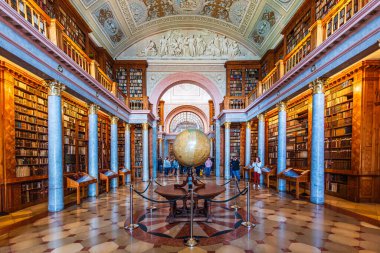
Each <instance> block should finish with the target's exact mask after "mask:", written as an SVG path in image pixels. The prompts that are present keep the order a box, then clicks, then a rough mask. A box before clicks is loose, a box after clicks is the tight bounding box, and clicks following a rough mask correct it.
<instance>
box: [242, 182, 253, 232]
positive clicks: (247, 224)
mask: <svg viewBox="0 0 380 253" xmlns="http://www.w3.org/2000/svg"><path fill="white" fill-rule="evenodd" d="M247 188H248V191H247V220H246V221H244V222H242V223H241V224H242V225H243V226H245V227H247V228H252V227H255V226H256V224H253V223H252V222H250V215H249V213H250V204H251V203H250V202H251V199H250V197H251V196H250V195H251V194H250V190H251V188H250V186H249V182H248V183H247Z"/></svg>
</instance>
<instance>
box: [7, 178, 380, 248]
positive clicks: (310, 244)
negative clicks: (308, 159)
mask: <svg viewBox="0 0 380 253" xmlns="http://www.w3.org/2000/svg"><path fill="white" fill-rule="evenodd" d="M178 180H179V179H178V178H177V179H174V178H169V179H167V178H164V179H162V178H161V179H159V180H158V182H159V183H160V184H167V183H174V182H175V181H178ZM212 181H214V182H215V179H213V180H212ZM223 182H224V181H223V180H216V183H217V184H222V183H223ZM244 186H245V185H244V182H241V183H240V189H243V188H244ZM145 187H146V183H138V184H137V185H136V189H137V190H140V191H141V190H143V189H144V188H145ZM226 187H227V190H226V192H225V194H223V195H222V196H220V197H219V199H226V198H229V197H232V196H233V195H234V192H235V190H234V188H233V187H231V186H229V185H226ZM152 192H153V189H148V190H147V192H146V193H145V195H147V196H148V195H149V196H152V195H153V198H154V199H159V197H158V196H157V195H156V194H152ZM250 195H251V198H250V203H251V204H250V208H251V219H252V221H253V222H254V223H256V227H254V228H253V229H249V230H248V229H246V228H245V227H243V226H241V221H242V220H245V217H246V215H245V214H246V213H245V209H246V208H245V207H244V205H245V202H246V196H242V197H241V198H240V199H239V201H238V204H239V205H241V206H242V207H243V208H241V209H239V210H238V211H237V212H234V211H231V210H229V208H228V207H229V205H230V204H231V203H220V204H217V205H215V211H214V216H215V222H214V223H212V224H207V223H201V222H197V223H195V225H194V234H195V237H196V238H198V239H199V245H198V246H197V247H195V248H192V249H191V248H187V247H185V246H183V238H186V237H187V236H188V229H187V226H188V223H185V222H184V223H180V224H170V225H169V224H166V223H165V219H166V217H165V216H166V212H167V208H168V206H167V204H156V206H157V207H158V210H156V211H153V212H152V213H150V212H148V211H147V210H146V208H147V207H148V206H149V205H150V203H148V202H147V201H145V200H143V199H142V198H141V197H140V196H137V195H136V194H134V204H135V209H134V221H135V223H139V224H140V227H139V228H137V229H136V230H134V231H133V232H132V233H131V232H129V231H127V230H125V229H124V226H125V224H129V222H128V221H129V217H130V211H129V210H130V205H129V202H130V201H129V188H128V187H120V188H118V189H117V190H115V191H113V192H110V193H109V194H102V195H100V196H99V197H98V198H92V199H87V200H86V201H84V202H83V204H82V205H81V206H75V205H74V206H70V207H68V208H66V209H65V210H64V211H62V212H59V213H51V214H48V215H47V216H46V217H43V218H41V219H38V220H35V221H34V222H33V223H30V224H26V225H23V226H20V227H16V228H14V229H11V230H10V231H8V232H9V233H8V236H7V238H2V239H1V240H0V252H28V253H32V252H65V253H66V252H90V253H96V252H99V253H100V252H133V253H138V252H216V253H224V252H226V253H235V252H236V253H239V252H242V253H243V252H255V253H257V252H302V253H305V252H322V251H324V252H345V253H349V252H360V253H370V252H380V227H379V226H376V225H374V224H375V223H372V224H371V223H370V222H368V221H363V220H360V219H358V218H357V217H352V216H349V215H347V214H346V213H342V212H339V210H333V209H331V208H327V207H324V206H316V205H313V204H311V203H309V202H307V201H304V200H294V199H293V197H292V196H290V195H287V194H278V193H276V192H275V191H273V190H271V189H270V190H268V189H265V188H263V189H251V192H250ZM331 201H333V200H331ZM336 201H338V200H336Z"/></svg>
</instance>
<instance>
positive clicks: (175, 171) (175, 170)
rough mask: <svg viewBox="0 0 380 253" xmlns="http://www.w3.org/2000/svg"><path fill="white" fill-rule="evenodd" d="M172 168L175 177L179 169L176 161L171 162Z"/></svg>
mask: <svg viewBox="0 0 380 253" xmlns="http://www.w3.org/2000/svg"><path fill="white" fill-rule="evenodd" d="M172 167H173V169H174V176H177V171H178V168H179V163H178V161H177V159H174V160H173V163H172Z"/></svg>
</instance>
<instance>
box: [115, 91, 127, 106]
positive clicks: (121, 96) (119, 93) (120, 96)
mask: <svg viewBox="0 0 380 253" xmlns="http://www.w3.org/2000/svg"><path fill="white" fill-rule="evenodd" d="M116 97H117V98H118V99H120V100H121V101H122V102H123V103H124V104H126V105H128V98H127V96H126V95H125V94H124V93H123V92H122V91H121V90H120V89H119V88H116Z"/></svg>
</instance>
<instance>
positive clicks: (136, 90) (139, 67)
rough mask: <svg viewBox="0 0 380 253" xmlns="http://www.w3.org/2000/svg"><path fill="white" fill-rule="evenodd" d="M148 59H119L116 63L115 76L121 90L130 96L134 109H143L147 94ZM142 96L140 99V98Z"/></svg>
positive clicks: (130, 105)
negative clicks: (144, 98)
mask: <svg viewBox="0 0 380 253" xmlns="http://www.w3.org/2000/svg"><path fill="white" fill-rule="evenodd" d="M147 66H148V64H147V62H146V61H118V62H117V64H115V65H114V76H115V80H116V82H117V83H118V86H119V88H120V90H121V91H122V92H123V93H124V94H125V95H126V96H127V97H129V107H130V108H131V109H132V110H141V109H143V100H141V98H143V97H144V96H146V68H147ZM139 98H140V99H139Z"/></svg>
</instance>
